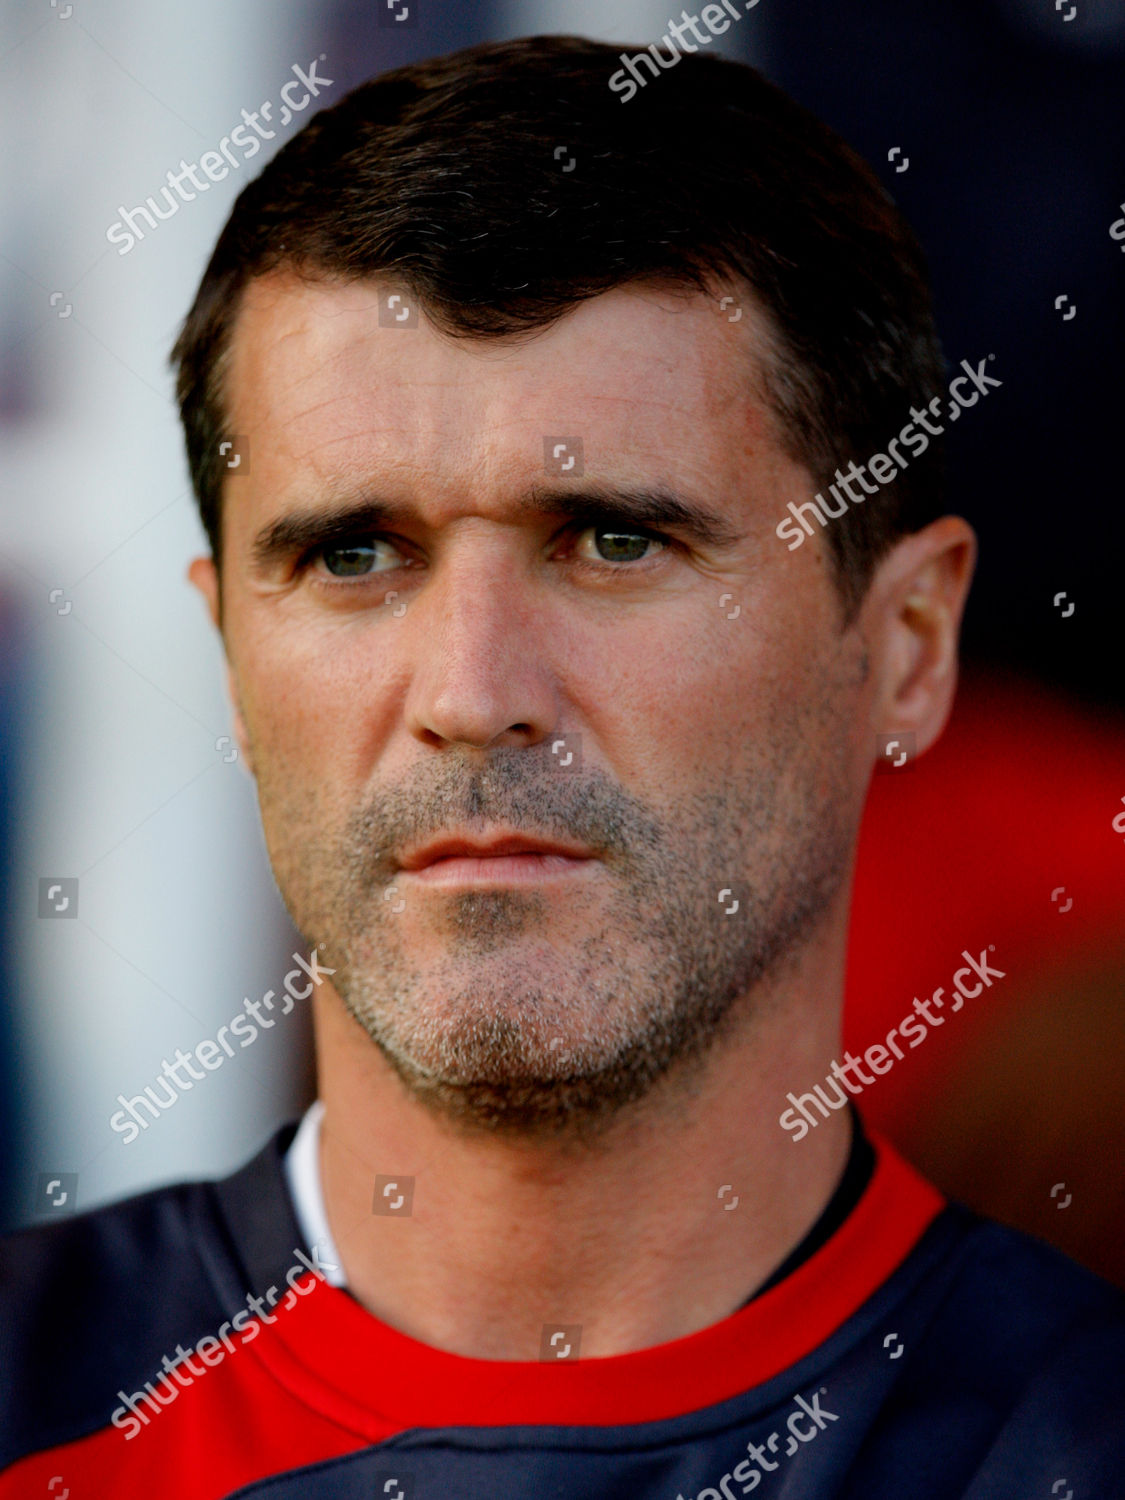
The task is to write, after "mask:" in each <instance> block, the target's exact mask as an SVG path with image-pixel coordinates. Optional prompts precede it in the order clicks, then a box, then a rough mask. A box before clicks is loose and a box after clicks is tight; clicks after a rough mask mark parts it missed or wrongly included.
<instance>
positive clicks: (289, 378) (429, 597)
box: [193, 273, 869, 1135]
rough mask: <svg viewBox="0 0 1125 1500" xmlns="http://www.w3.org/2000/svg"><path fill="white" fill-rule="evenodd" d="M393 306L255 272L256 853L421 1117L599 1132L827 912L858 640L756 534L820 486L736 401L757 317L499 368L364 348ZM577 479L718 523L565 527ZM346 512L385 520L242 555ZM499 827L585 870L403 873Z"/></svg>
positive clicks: (686, 309) (813, 556)
mask: <svg viewBox="0 0 1125 1500" xmlns="http://www.w3.org/2000/svg"><path fill="white" fill-rule="evenodd" d="M387 292H388V288H387V287H386V286H385V285H382V286H380V285H379V284H377V283H374V282H363V283H358V284H352V285H350V286H342V285H339V284H324V283H322V284H319V285H307V284H302V283H301V282H299V281H298V280H296V279H295V278H293V277H291V276H289V275H288V274H285V273H275V274H274V275H272V276H270V277H268V278H264V279H262V280H259V281H256V282H254V283H252V284H251V286H250V288H249V290H248V293H247V296H246V299H245V302H244V304H243V309H242V311H241V314H240V317H239V321H238V325H237V328H236V332H235V337H234V344H233V350H232V363H231V368H230V377H229V383H228V400H229V407H230V430H231V431H232V432H235V433H238V434H243V435H245V436H246V437H248V439H249V453H250V460H251V461H250V465H249V472H248V473H246V474H245V475H243V476H239V477H237V478H232V479H231V480H230V481H229V482H228V483H227V484H226V489H225V497H224V507H225V515H224V560H223V625H224V635H225V643H226V647H227V651H228V656H229V660H230V664H231V671H232V690H233V692H234V694H235V698H236V703H237V707H238V709H239V711H240V717H241V724H240V725H239V728H240V732H241V733H243V734H244V743H245V745H246V747H247V751H248V754H249V756H250V759H251V764H252V767H253V771H254V774H255V776H256V779H257V785H258V793H259V799H260V805H261V812H262V820H263V826H264V830H265V837H266V842H267V847H268V849H269V854H270V859H271V862H272V865H273V869H274V873H275V876H276V879H277V882H278V886H279V888H280V890H281V893H282V895H283V897H284V899H285V901H286V904H287V905H288V907H289V910H290V913H291V915H292V917H293V920H294V922H295V923H296V925H297V927H298V928H299V929H300V931H301V932H302V933H303V934H304V936H305V937H306V938H307V940H308V941H309V942H310V943H321V944H323V950H322V954H321V959H322V962H323V963H325V964H330V965H332V966H334V967H335V969H336V974H335V978H334V981H333V982H334V987H335V989H336V990H337V991H338V993H339V994H340V996H341V997H342V999H343V1001H344V1003H345V1005H346V1006H347V1007H348V1009H349V1011H350V1012H351V1014H352V1015H353V1016H354V1017H355V1019H356V1020H357V1021H358V1022H359V1023H360V1024H361V1025H362V1026H363V1027H364V1028H365V1029H366V1030H367V1032H368V1033H369V1034H370V1036H371V1037H372V1038H373V1040H374V1041H375V1042H376V1043H377V1044H378V1046H379V1048H380V1049H381V1051H382V1052H383V1054H384V1056H385V1057H386V1058H387V1059H388V1061H389V1062H390V1064H391V1065H392V1066H393V1068H394V1069H395V1070H396V1072H397V1073H398V1075H399V1076H400V1078H401V1079H402V1080H403V1081H404V1082H405V1083H406V1085H407V1086H408V1087H409V1088H410V1089H411V1090H412V1091H413V1092H414V1093H415V1095H416V1097H418V1098H419V1099H421V1100H423V1101H425V1102H426V1103H428V1104H429V1105H430V1106H431V1107H432V1108H434V1109H435V1110H438V1111H440V1112H442V1113H443V1114H444V1115H445V1116H446V1117H447V1118H451V1119H456V1120H458V1121H460V1123H461V1124H462V1126H463V1127H465V1128H481V1129H490V1130H494V1131H501V1130H507V1131H515V1132H520V1133H522V1134H524V1135H530V1134H535V1133H542V1134H550V1133H556V1134H557V1133H560V1132H568V1131H569V1132H570V1133H575V1132H577V1133H583V1132H587V1133H588V1132H592V1131H594V1130H595V1129H596V1128H597V1127H598V1126H599V1125H601V1124H603V1123H605V1122H607V1121H608V1120H610V1119H612V1118H613V1117H614V1115H615V1114H616V1112H617V1111H618V1110H619V1109H620V1107H621V1106H622V1105H623V1104H625V1103H627V1102H629V1101H631V1100H634V1099H639V1098H641V1097H642V1096H643V1095H644V1094H646V1093H647V1092H648V1090H649V1089H650V1088H651V1087H652V1086H653V1085H654V1084H655V1083H657V1082H658V1081H659V1080H662V1079H664V1078H665V1077H676V1076H678V1077H687V1076H690V1072H691V1070H690V1068H689V1067H688V1066H687V1064H689V1063H691V1062H697V1061H699V1060H700V1059H702V1058H703V1057H704V1056H705V1055H706V1052H707V1048H708V1045H709V1044H710V1043H711V1042H712V1041H714V1040H715V1038H716V1037H717V1036H718V1035H720V1034H722V1033H723V1032H724V1031H725V1028H726V1027H727V1026H728V1025H729V1024H731V1023H732V1022H734V1021H735V1020H736V1019H737V1018H738V1017H740V1016H741V1017H743V1018H744V1019H745V1018H746V1016H748V1015H751V1014H752V1006H751V997H752V992H753V990H754V987H755V985H756V983H757V981H758V980H759V979H761V978H762V977H763V976H767V975H769V974H771V973H772V972H774V971H775V970H776V969H777V967H778V966H779V964H781V963H782V962H783V961H784V960H786V959H787V958H790V957H793V956H795V955H797V954H798V953H799V952H800V949H801V947H802V944H803V943H804V942H805V941H806V940H807V939H808V937H809V936H810V934H811V933H812V932H813V930H814V929H815V928H816V927H817V926H818V925H819V924H821V923H823V922H824V921H825V920H826V918H827V917H828V914H829V913H830V912H836V913H837V914H838V912H839V910H840V908H841V904H842V902H841V896H842V892H843V891H844V889H846V879H847V875H848V872H849V865H850V859H851V851H852V845H853V841H854V836H855V829H856V826H857V823H858V819H859V815H860V810H861V804H862V797H863V791H864V788H865V786H866V778H867V772H868V769H869V757H868V756H866V755H865V751H864V746H865V744H866V737H865V734H864V727H865V726H864V722H863V721H864V708H863V704H864V694H865V682H866V677H867V672H866V656H865V653H864V650H863V643H862V640H861V639H860V637H859V634H858V632H857V631H855V630H849V631H847V632H844V633H841V631H840V627H839V615H838V602H837V599H836V596H835V593H834V591H833V585H832V582H831V579H830V576H829V571H828V562H827V553H826V549H825V547H824V546H823V543H822V539H821V538H820V537H816V538H814V539H812V540H813V542H814V545H810V546H807V547H802V548H800V549H799V550H798V551H797V552H795V553H792V552H790V551H789V550H788V549H787V548H786V547H785V546H783V545H782V544H781V543H780V542H779V540H778V538H777V537H776V535H775V533H774V527H775V525H776V524H777V520H778V519H779V517H783V516H784V514H785V505H786V501H787V500H789V499H798V500H800V499H804V498H807V497H808V495H809V493H810V489H811V487H810V485H809V481H808V475H807V473H806V472H805V471H804V470H803V469H802V468H800V467H799V466H798V465H796V464H794V463H793V462H792V461H791V460H790V459H788V458H787V457H786V456H785V455H784V453H783V452H782V449H781V447H780V445H779V443H778V441H777V438H776V435H775V431H774V426H773V423H772V420H771V418H770V417H769V416H768V414H767V411H766V408H765V407H764V405H763V403H762V402H761V400H760V398H759V397H757V396H756V395H755V394H754V392H753V389H752V385H753V382H752V381H751V380H750V378H748V372H749V371H751V370H752V369H753V368H754V364H753V361H754V354H753V345H752V342H751V340H752V338H753V336H754V329H755V327H756V326H757V324H756V318H755V315H754V314H753V312H751V313H750V314H749V315H748V316H744V317H743V319H742V320H740V321H739V322H738V323H733V324H732V323H731V322H729V321H728V319H727V318H726V317H725V316H723V315H720V313H719V312H718V310H717V306H716V304H715V303H714V302H713V301H711V300H709V299H706V298H704V297H701V296H685V295H676V294H672V293H659V292H653V291H643V292H642V291H638V290H635V289H632V288H629V289H623V290H620V291H616V292H613V293H609V294H607V295H603V296H600V297H597V298H595V299H593V300H591V301H588V302H586V303H584V304H582V305H581V306H580V307H578V308H577V309H576V310H575V311H574V312H572V313H570V314H569V315H568V316H566V317H565V318H563V319H562V320H561V322H559V323H558V324H556V325H555V327H553V328H552V329H550V330H548V331H546V332H541V333H539V334H538V335H536V336H535V337H534V338H532V339H530V340H528V341H524V342H522V343H520V344H506V345H505V344H497V343H495V342H488V341H465V340H452V339H450V338H447V337H444V336H442V335H439V334H438V333H436V332H435V331H434V330H433V328H432V326H431V325H430V324H429V323H428V322H427V320H426V318H425V316H424V315H423V316H421V317H420V318H418V320H417V322H416V324H415V325H414V326H401V327H395V326H393V325H388V323H387V319H386V314H384V318H383V321H382V323H381V320H380V316H379V312H380V306H381V305H383V306H385V304H386V297H387ZM411 321H412V320H411ZM548 438H550V439H557V440H558V442H559V443H562V442H563V441H564V439H574V438H577V439H580V440H581V445H582V455H581V459H580V460H579V459H577V458H576V461H575V463H574V464H572V465H570V466H569V467H563V466H564V465H566V461H567V458H568V457H570V456H571V454H572V453H574V454H576V453H577V445H576V444H574V443H573V442H572V443H570V444H569V446H567V447H565V448H563V450H562V451H560V452H558V453H557V454H556V453H555V451H554V450H555V447H556V444H555V442H550V443H547V444H546V447H545V440H546V439H548ZM595 490H597V491H599V492H601V493H602V495H603V497H604V494H605V493H606V492H608V491H611V490H612V491H615V492H619V493H627V494H630V495H633V496H636V495H640V494H644V493H649V494H652V493H656V492H660V493H661V494H663V495H665V496H674V497H678V498H679V499H680V500H681V501H683V502H685V503H686V505H688V506H691V507H694V508H697V509H703V510H706V511H707V512H710V513H711V514H712V516H713V517H714V518H716V520H717V522H718V523H719V524H718V525H717V526H715V527H714V528H713V531H714V533H715V534H713V535H711V536H702V535H696V534H693V533H692V531H691V530H690V528H686V527H685V526H682V525H664V524H659V523H657V524H653V525H649V526H640V527H639V526H638V525H637V524H636V523H635V522H634V521H631V520H628V519H625V520H622V519H621V517H620V516H618V517H617V518H614V515H613V514H612V513H607V512H606V511H605V510H604V509H599V506H598V505H597V504H594V503H592V502H591V504H590V505H589V506H588V513H583V512H582V510H581V506H580V504H579V502H583V501H585V500H590V499H591V496H592V494H593V492H594V491H595ZM533 496H537V497H538V498H539V502H540V503H539V504H537V505H535V506H532V505H530V504H529V501H530V498H531V497H533ZM544 497H549V503H548V508H547V509H544V503H543V502H544ZM593 498H594V499H596V497H593ZM364 501H366V502H368V503H376V502H378V503H381V504H384V505H386V506H388V507H390V508H391V511H390V512H388V515H389V519H384V520H383V521H382V522H381V523H380V524H378V525H377V526H373V525H372V524H371V522H370V521H368V522H366V523H360V524H355V525H351V523H349V526H348V529H346V530H345V532H344V534H340V532H339V531H337V533H336V534H335V535H334V536H332V537H331V538H325V537H324V535H323V534H322V535H321V545H320V550H319V551H317V549H316V543H315V542H314V543H313V545H312V548H311V550H307V551H306V550H305V549H303V548H302V547H300V546H298V545H296V544H295V543H292V542H287V541H285V540H284V539H282V540H281V541H280V542H279V541H278V538H277V537H276V535H275V538H274V540H275V546H274V548H273V549H272V550H270V551H269V552H268V553H261V554H259V555H258V556H257V557H256V554H255V550H254V549H255V542H256V541H259V540H260V538H261V537H262V535H263V533H264V532H265V531H266V530H267V528H269V527H271V526H272V525H274V524H275V523H278V522H280V521H282V520H284V519H285V518H287V517H290V516H292V515H293V514H294V513H296V512H298V511H300V512H309V511H312V512H318V513H321V514H322V515H323V516H324V517H325V518H326V519H327V518H328V517H330V516H331V515H332V513H333V512H336V511H339V510H340V509H342V508H345V507H350V506H353V505H355V504H358V503H361V502H364ZM576 508H577V510H578V514H577V515H575V509H576ZM723 530H725V531H726V532H727V533H729V534H728V535H726V536H723V535H720V534H719V533H720V531H723ZM654 538H655V539H654ZM193 576H195V575H194V574H193ZM513 831H514V832H518V833H522V834H525V835H529V836H531V837H539V838H542V839H546V840H558V841H562V842H564V843H566V844H568V845H571V846H579V847H580V848H582V849H584V850H586V851H587V852H588V853H589V855H590V857H589V858H585V859H582V860H579V861H574V862H568V863H566V864H565V865H563V864H561V863H556V864H554V865H550V864H549V863H544V862H540V863H538V865H534V866H533V862H532V861H531V860H529V858H528V857H526V856H525V857H524V858H523V859H522V860H521V861H520V866H519V869H518V870H517V868H516V866H514V865H512V864H510V863H509V864H507V865H504V864H503V862H501V861H497V863H496V864H494V865H493V866H492V867H491V870H489V867H488V866H487V865H484V864H482V865H480V866H478V867H476V870H475V873H474V872H473V871H471V870H470V869H469V868H468V867H467V866H464V865H456V866H455V865H453V864H450V865H448V866H447V867H446V869H445V871H444V872H443V871H441V867H440V866H439V865H432V866H431V867H430V869H429V872H428V873H423V872H422V871H419V870H410V869H404V868H403V867H402V861H403V860H404V859H406V860H407V861H408V862H410V858H409V857H410V854H411V852H412V851H413V850H415V849H416V848H417V846H419V845H421V844H423V843H425V842H427V841H430V840H432V839H434V838H436V837H438V836H442V835H446V834H458V835H462V836H465V835H467V836H469V837H475V838H477V839H482V840H483V839H487V838H489V837H491V836H493V835H495V834H498V833H501V832H513ZM735 903H737V906H736V905H735Z"/></svg>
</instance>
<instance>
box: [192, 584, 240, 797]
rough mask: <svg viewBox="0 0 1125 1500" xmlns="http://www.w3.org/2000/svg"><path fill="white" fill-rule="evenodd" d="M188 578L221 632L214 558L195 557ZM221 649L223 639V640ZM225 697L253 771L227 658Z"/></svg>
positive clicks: (236, 737)
mask: <svg viewBox="0 0 1125 1500" xmlns="http://www.w3.org/2000/svg"><path fill="white" fill-rule="evenodd" d="M188 578H189V580H190V581H191V583H193V584H194V585H195V587H196V588H197V589H198V590H199V592H200V593H201V594H202V595H203V598H204V601H205V603H206V605H207V610H208V613H209V614H210V616H211V623H212V624H213V625H214V627H215V629H216V630H217V631H218V632H219V634H220V636H221V635H222V629H223V626H222V614H221V611H220V608H219V574H218V570H217V569H216V567H215V562H214V559H213V558H210V557H197V558H195V559H194V561H193V562H192V563H191V565H190V566H189V568H188ZM223 649H224V652H225V650H226V642H225V641H224V642H223ZM227 696H228V698H229V699H230V705H231V719H232V727H233V729H234V736H235V739H236V740H237V741H238V753H239V755H240V756H241V757H242V761H243V764H244V765H245V766H246V769H247V770H248V771H249V772H250V774H251V776H253V774H254V759H253V756H252V755H251V754H250V738H249V736H248V735H247V733H246V722H245V720H244V718H243V716H242V705H241V703H240V701H239V697H238V687H237V684H236V682H235V677H234V668H233V667H232V666H231V664H230V658H229V656H228V657H227Z"/></svg>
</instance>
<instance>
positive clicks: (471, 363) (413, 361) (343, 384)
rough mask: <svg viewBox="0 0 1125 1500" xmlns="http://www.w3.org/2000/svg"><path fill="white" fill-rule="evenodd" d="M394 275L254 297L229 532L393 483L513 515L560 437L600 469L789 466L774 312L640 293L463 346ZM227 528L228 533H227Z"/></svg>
mask: <svg viewBox="0 0 1125 1500" xmlns="http://www.w3.org/2000/svg"><path fill="white" fill-rule="evenodd" d="M393 290H394V289H393V287H391V286H390V285H389V284H388V283H386V282H380V281H376V280H363V281H358V282H352V283H349V284H343V283H340V282H326V281H312V282H309V281H306V280H302V279H300V278H298V277H297V276H295V275H294V274H292V273H291V272H287V271H281V272H274V273H271V274H270V275H269V276H265V277H261V278H258V279H256V280H254V281H252V282H251V283H250V284H249V286H248V287H247V289H246V292H245V294H244V297H243V302H242V306H241V308H240V311H239V315H238V319H237V322H236V324H235V329H234V334H233V338H232V343H231V351H230V360H229V364H228V370H227V376H226V382H225V384H226V399H227V406H228V427H229V430H230V431H231V432H232V433H237V434H246V435H247V436H248V437H249V439H250V452H251V454H252V455H253V461H252V467H251V470H250V473H249V475H248V476H247V478H246V479H240V480H239V482H238V484H237V486H235V485H233V484H228V485H227V495H228V496H229V497H230V498H232V499H237V500H239V501H240V503H239V504H238V505H237V516H236V517H232V518H231V521H230V529H231V530H232V531H234V532H239V533H245V532H246V531H247V530H248V528H249V526H250V524H251V523H252V522H254V523H257V522H260V521H261V520H262V519H263V518H264V517H266V516H267V515H268V513H269V509H270V505H271V503H276V502H277V501H279V500H280V499H281V498H283V497H286V496H289V495H292V494H293V493H294V486H295V485H298V484H299V485H300V486H301V488H302V489H303V490H304V491H309V490H310V489H313V490H317V489H319V490H320V492H322V493H329V492H331V491H332V490H334V489H337V488H338V489H344V488H346V487H351V486H354V485H355V484H356V483H360V484H367V483H370V482H371V480H372V477H373V476H376V475H377V476H378V481H379V486H380V489H381V490H383V491H386V490H388V489H395V488H402V489H403V490H407V489H408V490H410V492H411V494H410V498H411V499H412V500H419V499H420V498H422V497H421V495H420V494H419V493H418V491H419V490H420V489H421V490H422V491H424V498H425V500H426V503H427V504H428V505H429V506H430V507H431V508H432V510H433V515H432V516H431V518H430V519H431V520H432V521H433V523H434V524H440V523H441V521H442V520H443V519H448V518H449V516H451V515H453V514H455V513H456V508H457V507H458V506H464V505H465V504H466V503H468V502H470V501H471V502H472V504H473V506H474V508H476V509H477V510H478V511H479V512H480V513H483V514H489V513H490V507H491V509H492V512H493V513H494V514H495V515H496V516H497V517H499V515H500V508H501V507H502V506H503V500H504V494H505V491H506V489H507V488H509V487H511V488H513V489H514V488H517V487H518V488H521V489H522V488H525V487H526V486H527V485H528V483H530V482H533V481H534V480H537V479H539V480H541V479H542V478H543V477H544V474H545V472H546V473H548V474H549V472H550V470H549V468H548V467H547V464H546V461H545V443H546V441H547V440H548V439H552V438H558V439H570V440H573V439H575V438H577V439H580V440H581V444H582V459H583V463H584V469H585V474H586V476H587V477H590V476H594V477H604V478H610V479H613V480H617V481H627V480H630V479H632V480H637V479H643V480H646V481H649V482H652V481H656V482H661V483H666V484H668V485H670V486H673V487H675V486H686V487H688V488H690V489H693V490H696V491H700V490H703V489H705V490H706V492H707V493H708V494H709V495H710V496H712V497H718V496H720V495H721V494H722V493H723V492H724V491H725V490H727V489H729V488H730V487H732V486H735V487H736V486H737V485H738V484H739V483H741V482H742V481H743V480H744V479H745V477H746V471H747V469H748V468H749V469H758V470H763V469H764V468H769V467H770V466H771V465H775V464H777V463H778V462H779V461H780V458H781V455H780V450H779V447H778V444H777V441H776V439H775V435H774V430H773V428H774V424H773V421H772V418H771V417H770V415H769V413H768V411H767V409H766V406H765V404H764V401H763V400H762V398H761V395H760V391H759V384H760V382H759V379H758V372H759V371H760V370H761V367H762V366H761V360H762V358H763V356H764V352H765V341H764V338H763V324H762V322H761V318H760V315H759V314H758V313H757V311H756V309H754V308H753V306H752V305H751V304H750V302H749V299H748V298H742V299H741V303H742V307H743V315H742V316H741V317H740V318H739V319H738V320H737V321H734V322H732V321H730V317H729V315H728V313H727V311H725V310H723V311H720V309H719V302H718V299H717V298H710V297H706V296H704V295H702V294H699V293H690V294H689V293H684V292H681V291H677V290H664V289H661V290H655V289H650V288H639V287H633V286H630V287H624V288H620V289H617V290H615V291H612V292H608V293H605V294H602V295H600V296H597V297H594V298H591V299H589V300H588V301H586V302H584V303H581V304H579V305H578V306H577V307H576V308H574V309H573V310H572V311H571V312H569V313H567V314H565V315H564V316H563V317H562V318H561V319H560V320H559V321H558V322H557V323H555V324H554V325H552V326H551V327H549V328H547V329H542V330H538V331H536V332H535V333H534V334H533V335H532V336H530V337H528V336H525V337H522V338H521V339H519V340H517V341H512V340H501V341H497V340H490V339H480V338H473V339H464V338H453V337H451V336H449V335H445V334H442V333H439V332H438V331H437V330H436V329H435V328H434V327H433V325H432V324H431V323H430V322H429V320H428V319H427V318H426V316H425V312H424V310H422V311H419V310H418V309H417V308H415V307H413V306H411V305H410V303H411V299H410V298H409V296H408V295H407V294H406V293H405V292H402V290H401V288H400V289H399V291H400V293H401V296H402V299H403V300H402V301H401V302H400V303H398V304H396V306H395V309H394V310H395V311H402V310H403V308H404V307H405V308H407V309H408V310H409V313H410V317H409V318H408V319H407V320H404V321H403V322H402V323H401V324H399V325H398V326H396V324H395V323H394V322H392V321H391V315H388V313H387V310H386V309H387V299H388V295H389V294H390V293H391V292H393ZM224 529H227V528H226V526H225V528H224Z"/></svg>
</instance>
